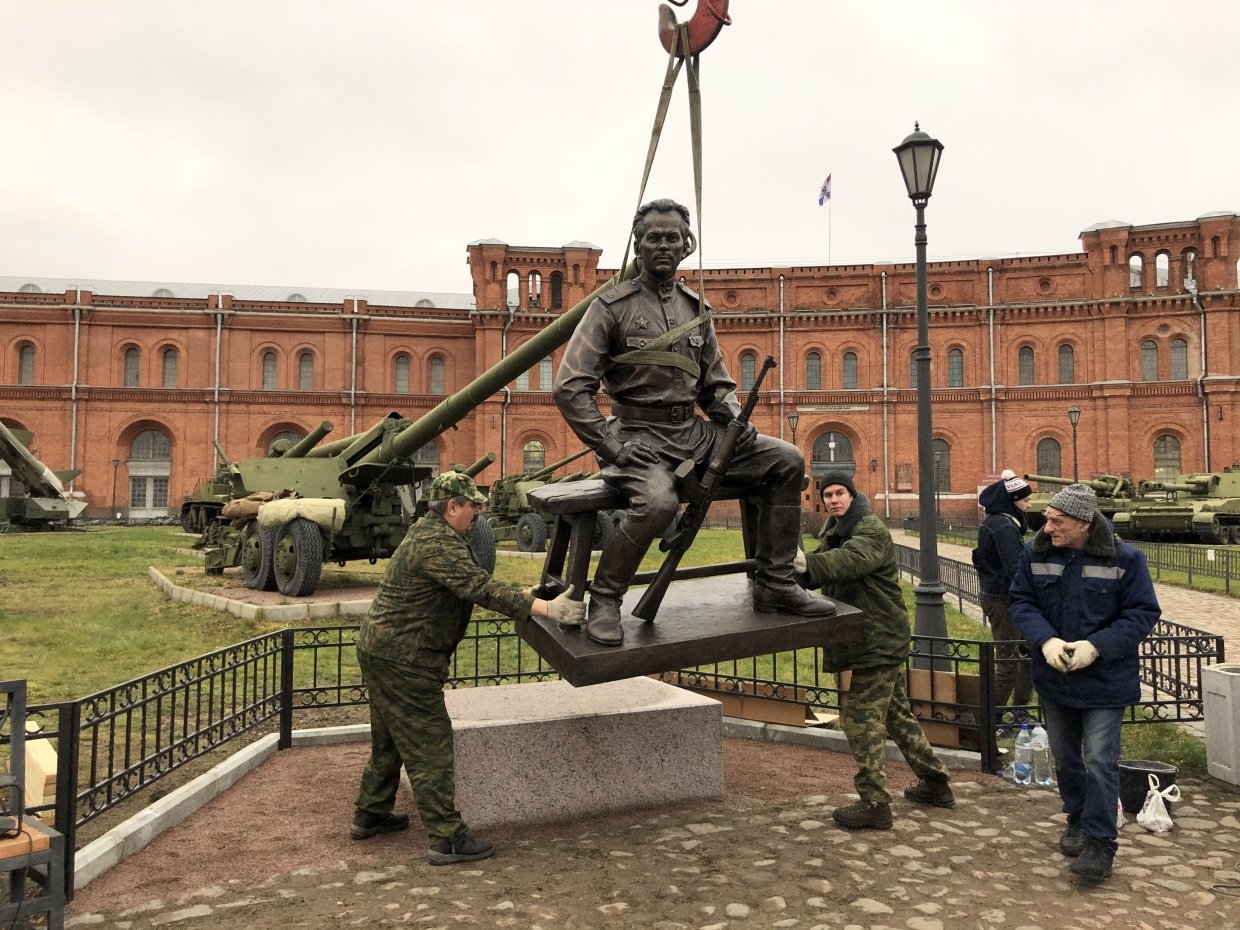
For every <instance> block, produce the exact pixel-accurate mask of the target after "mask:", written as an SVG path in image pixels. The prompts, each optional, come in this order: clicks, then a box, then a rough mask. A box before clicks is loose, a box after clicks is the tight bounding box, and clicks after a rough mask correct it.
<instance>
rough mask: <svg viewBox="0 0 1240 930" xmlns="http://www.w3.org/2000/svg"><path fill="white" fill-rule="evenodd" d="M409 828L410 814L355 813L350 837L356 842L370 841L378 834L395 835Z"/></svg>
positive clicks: (350, 827) (350, 828)
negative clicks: (398, 831)
mask: <svg viewBox="0 0 1240 930" xmlns="http://www.w3.org/2000/svg"><path fill="white" fill-rule="evenodd" d="M408 827H409V815H408V814H392V813H387V814H372V813H371V812H370V811H354V812H353V823H352V824H351V825H350V826H349V836H351V837H353V839H355V840H368V839H370V838H371V837H372V836H374V835H375V834H377V833H395V832H396V831H397V830H405V829H408Z"/></svg>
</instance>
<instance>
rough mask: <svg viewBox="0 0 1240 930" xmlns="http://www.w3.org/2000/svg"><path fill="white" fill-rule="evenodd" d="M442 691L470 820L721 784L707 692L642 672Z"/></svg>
mask: <svg viewBox="0 0 1240 930" xmlns="http://www.w3.org/2000/svg"><path fill="white" fill-rule="evenodd" d="M445 698H446V700H447V704H448V713H449V714H450V715H451V717H452V728H453V732H454V737H455V747H456V803H457V807H458V808H459V809H460V811H461V813H462V814H463V815H464V816H465V820H466V822H467V823H468V824H469V826H470V828H471V829H478V830H485V829H486V828H487V827H490V826H496V825H499V824H511V823H540V822H548V821H553V820H562V819H566V818H570V817H577V816H582V815H590V814H601V813H611V812H616V811H622V810H629V809H633V808H638V807H650V806H655V805H660V804H669V803H674V802H680V801H689V800H696V799H701V798H717V797H720V796H722V794H723V714H722V709H721V705H720V704H719V702H718V701H713V700H711V699H710V698H706V697H702V696H701V695H697V694H693V693H691V692H688V691H684V690H682V689H680V688H676V687H673V686H672V685H667V684H663V683H662V682H658V681H654V680H653V679H650V678H631V679H628V680H625V681H615V682H609V683H607V684H600V685H595V686H593V687H589V688H574V687H573V686H572V685H570V684H569V683H567V682H564V681H548V682H536V683H533V684H521V685H498V686H495V687H488V688H462V689H458V690H454V691H448V692H447V693H446V694H445ZM402 780H403V781H404V782H405V786H406V787H408V784H409V783H408V777H407V776H404V775H403V774H402ZM415 820H416V816H415Z"/></svg>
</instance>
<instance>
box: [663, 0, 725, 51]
mask: <svg viewBox="0 0 1240 930" xmlns="http://www.w3.org/2000/svg"><path fill="white" fill-rule="evenodd" d="M671 2H672V3H675V4H676V5H677V6H684V5H685V4H686V3H688V2H689V0H679V2H677V0H671ZM679 25H680V24H679V23H677V22H676V14H675V13H674V12H672V8H671V7H670V6H668V5H667V4H666V3H660V4H659V41H660V42H662V43H663V48H664V49H665V50H666V51H667V52H668V54H671V52H672V46H673V45H674V44H675V42H676V30H677V28H678V26H679ZM684 25H685V28H686V29H687V30H688V33H689V49H688V51H687V52H686V51H685V49H683V48H678V49H677V50H676V54H677V55H679V56H680V57H681V58H684V57H685V56H686V55H696V54H697V53H698V52H700V51H702V49H704V48H706V46H708V45H710V43H712V42H714V41H715V37H716V36H718V35H719V33H720V32H722V31H723V27H724V26H730V25H732V17H730V16H729V15H728V0H698V5H697V9H696V10H694V11H693V15H692V16H690V17H689V20H688V22H686V23H685V24H684Z"/></svg>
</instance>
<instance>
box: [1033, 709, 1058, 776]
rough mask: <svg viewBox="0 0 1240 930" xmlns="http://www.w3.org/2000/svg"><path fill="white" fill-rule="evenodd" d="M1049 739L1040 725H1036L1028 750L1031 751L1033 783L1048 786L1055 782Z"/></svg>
mask: <svg viewBox="0 0 1240 930" xmlns="http://www.w3.org/2000/svg"><path fill="white" fill-rule="evenodd" d="M1050 745H1051V744H1050V739H1049V738H1048V737H1047V735H1046V730H1044V729H1042V724H1040V723H1039V724H1037V725H1036V726H1035V727H1034V728H1033V732H1032V734H1031V735H1030V741H1029V748H1030V749H1031V750H1032V751H1033V783H1034V784H1035V785H1042V786H1046V785H1050V784H1053V783H1054V781H1055V776H1054V774H1053V772H1052V766H1051V749H1050Z"/></svg>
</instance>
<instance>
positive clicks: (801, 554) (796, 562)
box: [792, 546, 809, 575]
mask: <svg viewBox="0 0 1240 930" xmlns="http://www.w3.org/2000/svg"><path fill="white" fill-rule="evenodd" d="M792 570H793V571H794V572H796V573H797V574H798V575H804V574H805V573H806V572H807V571H809V566H808V565H806V564H805V550H804V549H802V548H800V547H799V546H798V547H797V554H796V555H795V556H793V558H792Z"/></svg>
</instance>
